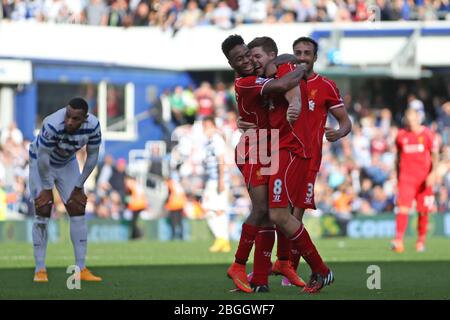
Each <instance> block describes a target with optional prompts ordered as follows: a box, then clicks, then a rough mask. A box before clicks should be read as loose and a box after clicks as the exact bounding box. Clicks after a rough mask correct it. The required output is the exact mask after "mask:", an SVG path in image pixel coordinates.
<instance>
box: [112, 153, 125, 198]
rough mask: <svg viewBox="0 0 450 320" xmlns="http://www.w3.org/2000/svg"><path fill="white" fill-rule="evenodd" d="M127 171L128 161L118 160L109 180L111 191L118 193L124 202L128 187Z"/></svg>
mask: <svg viewBox="0 0 450 320" xmlns="http://www.w3.org/2000/svg"><path fill="white" fill-rule="evenodd" d="M126 169H127V162H126V160H125V159H123V158H120V159H118V160H117V163H116V166H115V167H114V168H113V171H112V174H111V178H110V179H109V184H110V185H111V189H112V190H113V191H116V192H117V193H118V195H119V196H120V199H121V201H122V202H125V196H126V187H125V178H126V175H127V174H126Z"/></svg>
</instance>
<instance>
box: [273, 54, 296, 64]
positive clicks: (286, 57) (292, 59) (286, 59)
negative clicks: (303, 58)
mask: <svg viewBox="0 0 450 320" xmlns="http://www.w3.org/2000/svg"><path fill="white" fill-rule="evenodd" d="M273 63H274V64H275V65H276V66H280V65H282V64H285V63H298V60H297V57H296V56H294V55H293V54H290V53H283V54H280V55H279V56H277V57H276V58H275V59H273Z"/></svg>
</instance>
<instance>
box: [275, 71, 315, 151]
mask: <svg viewBox="0 0 450 320" xmlns="http://www.w3.org/2000/svg"><path fill="white" fill-rule="evenodd" d="M294 69H295V66H294V65H293V64H290V63H286V64H282V65H280V66H279V67H278V70H277V75H276V77H277V78H281V77H283V76H284V75H286V74H287V73H289V72H291V71H293V70H294ZM300 92H301V103H302V109H301V112H300V115H299V118H298V119H297V120H296V121H295V122H294V123H293V124H292V125H291V124H290V123H289V122H288V121H287V120H286V112H287V109H288V107H289V103H288V101H287V100H286V98H285V97H284V93H283V94H275V95H273V96H272V99H273V107H272V108H270V112H269V122H270V127H271V128H273V129H279V130H280V131H279V139H280V149H286V150H289V151H292V152H294V153H295V154H297V155H298V156H299V157H302V158H311V129H310V127H309V117H310V113H311V112H310V111H309V109H308V95H307V88H306V81H305V80H301V81H300Z"/></svg>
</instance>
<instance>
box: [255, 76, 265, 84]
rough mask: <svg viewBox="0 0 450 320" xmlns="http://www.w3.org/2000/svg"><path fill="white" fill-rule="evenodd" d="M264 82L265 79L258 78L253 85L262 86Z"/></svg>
mask: <svg viewBox="0 0 450 320" xmlns="http://www.w3.org/2000/svg"><path fill="white" fill-rule="evenodd" d="M266 81H267V79H265V78H261V77H258V78H256V80H255V83H256V84H263V83H264V82H266Z"/></svg>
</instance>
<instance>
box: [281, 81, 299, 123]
mask: <svg viewBox="0 0 450 320" xmlns="http://www.w3.org/2000/svg"><path fill="white" fill-rule="evenodd" d="M284 97H285V98H286V100H287V101H288V102H289V108H288V109H287V111H286V119H287V121H288V122H290V123H292V122H294V121H295V120H297V119H298V117H299V116H300V112H301V111H302V102H301V98H300V97H301V92H300V86H295V87H294V88H292V89H290V90H288V91H287V92H286V93H285V94H284Z"/></svg>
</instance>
